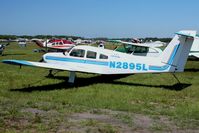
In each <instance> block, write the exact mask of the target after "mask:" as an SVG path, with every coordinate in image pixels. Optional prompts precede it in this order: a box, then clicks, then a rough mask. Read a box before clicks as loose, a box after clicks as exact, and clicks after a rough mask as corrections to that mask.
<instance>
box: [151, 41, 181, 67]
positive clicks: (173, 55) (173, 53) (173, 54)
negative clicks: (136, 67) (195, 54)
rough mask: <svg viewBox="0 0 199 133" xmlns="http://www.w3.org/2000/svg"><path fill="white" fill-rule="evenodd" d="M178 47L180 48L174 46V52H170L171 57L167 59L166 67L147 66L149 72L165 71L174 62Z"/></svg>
mask: <svg viewBox="0 0 199 133" xmlns="http://www.w3.org/2000/svg"><path fill="white" fill-rule="evenodd" d="M179 46H180V44H178V45H176V46H175V48H174V50H173V52H172V55H171V57H170V59H169V65H168V64H167V65H164V66H149V70H156V71H164V70H167V69H168V68H169V66H170V64H171V63H172V62H173V60H174V58H175V56H176V53H177V51H178V49H179Z"/></svg>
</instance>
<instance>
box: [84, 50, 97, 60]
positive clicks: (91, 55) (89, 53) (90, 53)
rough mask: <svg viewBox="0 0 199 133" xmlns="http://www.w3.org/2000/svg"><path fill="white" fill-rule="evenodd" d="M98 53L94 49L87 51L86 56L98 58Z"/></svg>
mask: <svg viewBox="0 0 199 133" xmlns="http://www.w3.org/2000/svg"><path fill="white" fill-rule="evenodd" d="M96 57H97V53H96V52H93V51H87V54H86V58H90V59H96Z"/></svg>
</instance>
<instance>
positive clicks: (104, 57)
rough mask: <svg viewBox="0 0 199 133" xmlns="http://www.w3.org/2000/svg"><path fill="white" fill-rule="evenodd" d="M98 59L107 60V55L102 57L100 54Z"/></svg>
mask: <svg viewBox="0 0 199 133" xmlns="http://www.w3.org/2000/svg"><path fill="white" fill-rule="evenodd" d="M99 58H100V59H108V56H107V55H104V54H100V56H99Z"/></svg>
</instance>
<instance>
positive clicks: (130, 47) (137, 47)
mask: <svg viewBox="0 0 199 133" xmlns="http://www.w3.org/2000/svg"><path fill="white" fill-rule="evenodd" d="M110 42H116V43H121V44H123V45H119V46H118V47H117V48H116V49H115V51H119V52H123V53H127V54H131V55H137V56H148V57H158V56H160V54H161V53H162V50H161V49H160V48H155V47H151V46H149V45H147V44H145V43H132V42H124V41H121V40H110Z"/></svg>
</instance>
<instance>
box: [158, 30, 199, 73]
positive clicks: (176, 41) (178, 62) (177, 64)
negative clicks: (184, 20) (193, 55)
mask: <svg viewBox="0 0 199 133" xmlns="http://www.w3.org/2000/svg"><path fill="white" fill-rule="evenodd" d="M195 36H196V31H180V32H177V33H176V35H175V37H174V38H173V39H172V41H171V42H170V43H169V44H168V46H167V47H166V49H165V50H164V51H163V54H162V57H161V58H162V59H161V61H162V63H165V64H168V65H171V66H172V67H171V68H170V69H171V70H169V71H175V72H182V71H184V66H185V64H186V61H187V58H188V55H189V52H190V49H191V46H192V44H193V41H194V38H195Z"/></svg>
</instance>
